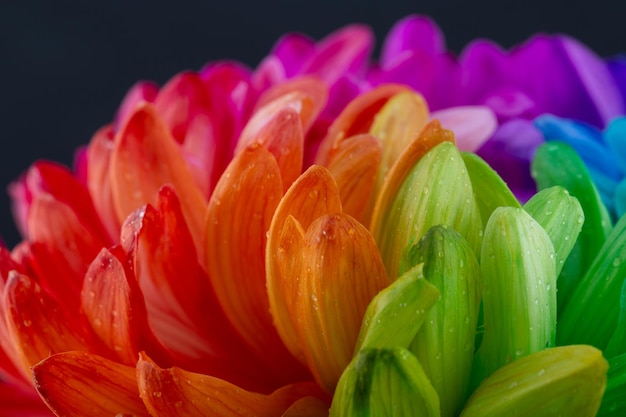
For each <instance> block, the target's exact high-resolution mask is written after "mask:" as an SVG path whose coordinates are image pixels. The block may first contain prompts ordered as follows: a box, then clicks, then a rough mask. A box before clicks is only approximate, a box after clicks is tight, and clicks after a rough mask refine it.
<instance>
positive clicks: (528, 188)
mask: <svg viewBox="0 0 626 417" xmlns="http://www.w3.org/2000/svg"><path fill="white" fill-rule="evenodd" d="M542 143H543V135H542V134H541V132H540V131H539V130H538V129H537V128H536V127H535V126H534V125H533V123H532V122H531V121H528V120H523V119H513V120H510V121H508V122H506V123H504V124H502V125H500V126H499V127H498V129H497V130H496V133H494V135H493V136H492V137H491V139H489V140H488V141H487V142H486V143H485V144H484V145H483V146H482V147H481V148H480V149H479V150H478V152H477V153H478V155H480V156H481V157H482V158H483V159H485V161H487V162H488V163H489V165H491V167H492V168H493V169H495V170H496V171H497V172H498V174H500V176H502V178H503V179H504V181H505V182H506V183H507V185H508V186H509V188H511V190H512V191H513V192H514V193H515V195H516V196H517V198H519V199H520V201H522V202H524V201H526V200H528V199H529V198H530V197H531V196H532V195H533V194H534V193H535V192H536V185H535V181H534V180H533V179H532V177H531V176H530V160H531V159H532V157H533V155H534V153H535V150H536V149H537V147H538V146H539V145H541V144H542Z"/></svg>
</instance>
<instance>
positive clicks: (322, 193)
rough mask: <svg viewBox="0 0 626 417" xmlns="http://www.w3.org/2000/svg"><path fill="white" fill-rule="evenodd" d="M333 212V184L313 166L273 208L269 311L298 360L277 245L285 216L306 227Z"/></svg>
mask: <svg viewBox="0 0 626 417" xmlns="http://www.w3.org/2000/svg"><path fill="white" fill-rule="evenodd" d="M333 213H341V200H340V198H339V190H338V189H337V184H336V183H335V180H334V179H333V177H332V175H331V174H330V172H329V171H328V170H327V169H326V168H324V167H320V166H315V165H314V166H312V167H311V168H309V169H308V170H307V171H305V172H304V173H303V174H302V175H301V176H300V178H298V179H297V180H296V181H295V182H294V183H293V185H292V186H291V188H289V190H288V191H287V193H286V194H285V196H284V197H283V199H282V200H281V201H280V204H279V205H278V207H277V208H276V212H275V213H274V217H273V218H272V223H271V225H270V228H269V235H268V240H267V246H266V252H265V267H266V275H267V294H268V298H269V303H270V311H271V313H272V317H273V318H274V325H275V326H276V328H277V330H278V334H279V335H280V337H281V339H282V340H283V342H284V343H285V345H286V346H287V348H288V349H289V351H290V352H291V353H292V354H293V355H294V356H296V357H297V358H299V359H302V360H303V356H302V348H301V346H300V343H299V340H298V336H297V333H296V331H295V328H294V327H293V324H292V317H291V312H290V311H289V310H288V309H287V304H286V301H285V300H287V299H288V297H289V293H286V292H285V291H286V290H285V283H286V282H288V280H290V279H291V277H286V276H283V275H282V274H281V267H280V265H279V259H278V255H279V253H280V251H281V247H280V245H281V242H283V243H284V237H283V227H284V225H285V222H286V221H287V218H288V217H289V216H293V218H294V219H295V220H297V221H298V223H299V224H300V225H301V227H302V228H308V227H309V225H310V224H311V222H313V220H315V219H316V218H318V217H319V216H322V215H324V214H333ZM283 250H284V249H283Z"/></svg>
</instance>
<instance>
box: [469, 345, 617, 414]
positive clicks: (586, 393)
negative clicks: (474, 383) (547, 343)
mask: <svg viewBox="0 0 626 417" xmlns="http://www.w3.org/2000/svg"><path fill="white" fill-rule="evenodd" d="M606 370H607V362H606V360H605V359H604V358H603V357H602V352H600V351H599V350H598V349H595V348H593V347H591V346H585V345H578V346H576V345H573V346H563V347H557V348H551V349H545V350H542V351H540V352H536V353H534V354H532V355H528V356H526V357H524V358H521V359H518V360H516V361H514V362H511V363H510V364H508V365H506V366H504V367H502V368H500V369H498V370H497V371H496V372H494V373H493V374H492V375H491V376H490V377H489V378H487V379H486V380H485V381H484V382H483V383H482V384H481V385H480V387H479V388H478V389H477V390H476V391H475V392H474V393H473V394H472V396H471V398H470V399H469V400H468V402H467V404H466V405H465V409H464V410H463V412H462V413H461V417H485V416H490V417H510V416H517V417H553V416H573V417H587V416H589V417H591V416H595V415H596V411H597V410H598V407H599V405H600V400H601V399H602V393H603V392H604V388H605V386H606V380H607V377H606Z"/></svg>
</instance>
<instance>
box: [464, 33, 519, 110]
mask: <svg viewBox="0 0 626 417" xmlns="http://www.w3.org/2000/svg"><path fill="white" fill-rule="evenodd" d="M460 67H461V68H460V71H461V74H462V75H461V77H462V80H463V84H462V91H463V95H462V104H484V103H485V102H486V101H487V98H488V97H490V96H492V95H493V94H494V93H495V92H497V91H498V90H501V89H503V88H505V87H507V85H511V84H512V83H511V80H512V74H511V70H510V67H511V64H510V59H509V57H508V55H507V53H506V51H504V50H503V49H502V48H500V47H499V46H498V45H497V44H495V43H493V42H491V41H487V40H482V39H480V40H476V41H474V42H472V43H471V44H470V45H468V46H467V48H465V50H464V51H463V54H462V55H461V58H460ZM494 110H495V109H494Z"/></svg>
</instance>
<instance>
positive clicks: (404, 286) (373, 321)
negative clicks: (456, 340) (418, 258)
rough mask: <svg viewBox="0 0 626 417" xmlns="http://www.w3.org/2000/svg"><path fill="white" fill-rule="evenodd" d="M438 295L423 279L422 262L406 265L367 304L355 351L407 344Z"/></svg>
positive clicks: (406, 345) (434, 288)
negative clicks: (403, 272)
mask: <svg viewBox="0 0 626 417" xmlns="http://www.w3.org/2000/svg"><path fill="white" fill-rule="evenodd" d="M438 299H439V291H438V290H437V288H436V287H435V286H434V285H432V284H430V283H429V282H428V281H426V280H425V279H424V275H423V274H422V265H417V266H416V267H415V268H412V269H410V270H409V271H407V272H406V273H405V274H403V275H402V276H401V277H400V278H398V279H397V280H396V281H394V282H393V283H392V284H391V285H390V286H388V287H387V288H385V289H384V290H382V291H381V292H379V293H378V294H377V295H376V296H375V297H374V298H373V299H372V301H371V302H370V303H369V305H368V306H367V310H366V311H365V315H364V316H363V323H362V324H361V331H360V332H359V338H358V341H357V344H356V348H355V352H358V351H359V350H360V349H365V348H391V347H395V346H400V347H404V348H408V347H409V344H410V343H411V340H413V337H414V336H415V334H416V333H417V331H418V330H419V328H420V327H421V326H422V324H423V323H424V320H425V318H426V314H427V313H428V311H429V310H430V308H431V307H432V306H433V305H434V304H435V302H436V301H437V300H438Z"/></svg>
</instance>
